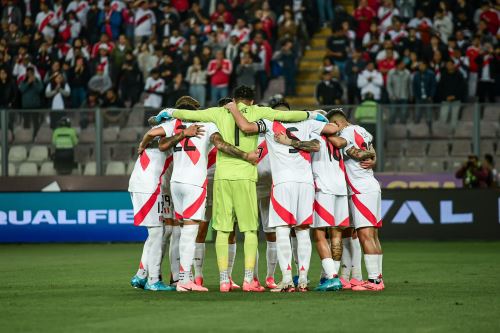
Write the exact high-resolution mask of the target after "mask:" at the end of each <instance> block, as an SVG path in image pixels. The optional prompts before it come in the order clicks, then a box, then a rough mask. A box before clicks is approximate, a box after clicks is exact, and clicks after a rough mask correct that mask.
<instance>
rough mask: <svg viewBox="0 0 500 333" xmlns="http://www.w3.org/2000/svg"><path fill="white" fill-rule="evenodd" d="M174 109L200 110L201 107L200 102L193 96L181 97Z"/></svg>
mask: <svg viewBox="0 0 500 333" xmlns="http://www.w3.org/2000/svg"><path fill="white" fill-rule="evenodd" d="M174 107H175V108H176V109H183V110H198V108H199V107H200V102H198V101H197V100H196V99H194V98H193V97H191V96H181V97H180V98H179V99H178V100H177V101H176V102H175V106H174Z"/></svg>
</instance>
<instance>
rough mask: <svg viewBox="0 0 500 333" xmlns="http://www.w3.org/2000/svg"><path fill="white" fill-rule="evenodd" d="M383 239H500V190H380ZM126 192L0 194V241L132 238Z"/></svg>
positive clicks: (138, 234) (140, 235) (139, 237)
mask: <svg viewBox="0 0 500 333" xmlns="http://www.w3.org/2000/svg"><path fill="white" fill-rule="evenodd" d="M382 215H383V228H382V230H381V232H380V235H381V237H382V239H384V240H386V239H398V240H404V239H434V240H436V239H438V240H439V239H442V240H447V239H492V240H493V239H497V240H498V239H500V191H495V190H444V189H415V190H384V191H383V202H382ZM133 223H134V216H133V211H132V207H131V202H130V197H129V194H128V193H127V192H59V193H42V192H37V193H12V192H11V193H0V242H1V243H33V242H36V243H42V242H136V241H143V240H144V239H145V238H146V232H145V230H144V228H140V227H135V226H134V224H133Z"/></svg>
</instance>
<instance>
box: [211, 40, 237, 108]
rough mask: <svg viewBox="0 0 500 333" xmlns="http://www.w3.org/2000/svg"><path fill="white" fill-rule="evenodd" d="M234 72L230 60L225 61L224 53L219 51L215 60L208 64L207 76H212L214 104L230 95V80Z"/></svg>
mask: <svg viewBox="0 0 500 333" xmlns="http://www.w3.org/2000/svg"><path fill="white" fill-rule="evenodd" d="M232 71H233V64H232V63H231V61H229V60H228V59H224V51H223V50H218V51H217V52H216V53H215V59H214V60H211V61H210V62H209V63H208V68H207V74H208V75H210V85H211V89H212V95H211V97H212V98H211V100H212V104H215V103H217V101H218V100H219V99H221V98H223V97H227V95H228V86H229V78H230V76H231V72H232Z"/></svg>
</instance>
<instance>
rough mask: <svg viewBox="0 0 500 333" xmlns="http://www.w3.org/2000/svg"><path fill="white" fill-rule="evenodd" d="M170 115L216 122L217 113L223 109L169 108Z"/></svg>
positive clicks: (178, 117) (187, 119)
mask: <svg viewBox="0 0 500 333" xmlns="http://www.w3.org/2000/svg"><path fill="white" fill-rule="evenodd" d="M171 110H172V111H170V112H171V116H172V117H173V118H176V119H181V120H186V121H193V122H195V121H200V122H207V123H209V122H211V123H217V119H218V115H219V114H220V113H221V112H223V111H224V108H220V107H214V108H208V109H205V110H181V109H171Z"/></svg>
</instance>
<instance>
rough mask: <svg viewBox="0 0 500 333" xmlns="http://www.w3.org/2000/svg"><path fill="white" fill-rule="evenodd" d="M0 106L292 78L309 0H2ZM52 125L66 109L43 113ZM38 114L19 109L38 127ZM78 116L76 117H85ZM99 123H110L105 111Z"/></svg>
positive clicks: (210, 91)
mask: <svg viewBox="0 0 500 333" xmlns="http://www.w3.org/2000/svg"><path fill="white" fill-rule="evenodd" d="M0 13H1V25H2V33H1V39H0V108H13V109H39V108H49V109H52V110H54V111H56V110H67V109H75V108H94V107H96V106H103V107H107V108H114V107H116V108H117V107H123V106H125V107H131V106H134V105H138V103H139V105H143V106H144V107H146V108H159V107H161V106H165V105H173V102H174V101H175V100H176V99H177V98H178V97H179V96H182V95H185V94H190V95H192V96H193V97H195V98H197V99H198V100H199V101H200V102H201V104H202V106H207V105H213V104H215V103H216V102H217V100H218V99H219V98H221V97H226V96H227V95H228V91H229V90H230V89H231V88H232V87H233V86H235V85H236V84H246V85H249V86H253V87H255V88H256V89H257V91H258V92H259V95H260V96H262V95H263V93H264V91H265V90H266V88H267V85H268V83H269V80H270V79H271V78H272V77H276V76H283V77H284V79H285V80H286V81H287V89H286V93H287V94H288V95H293V94H294V93H295V91H294V90H295V88H294V82H295V73H296V68H297V59H298V55H299V54H300V52H302V47H301V45H302V46H303V45H306V44H307V42H306V41H307V38H308V36H309V35H310V34H311V33H312V32H313V31H314V30H315V29H316V27H317V26H319V22H316V20H315V18H314V17H315V16H316V14H317V13H316V7H315V6H314V4H311V3H310V2H309V1H287V0H276V1H274V0H273V1H263V0H247V1H245V0H228V1H216V0H198V1H193V0H191V1H188V0H171V1H155V0H149V1H147V0H137V1H131V0H113V1H111V0H71V1H70V0H41V1H34V0H2V1H1V7H0ZM52 113H53V115H51V117H50V124H51V126H52V127H55V126H56V124H57V123H58V120H60V119H61V118H63V117H64V116H65V113H64V112H63V111H61V112H59V113H57V112H52ZM43 121H45V119H41V117H40V115H39V114H38V113H23V123H24V126H25V127H29V126H33V125H34V127H35V128H38V127H39V126H40V123H41V122H43ZM92 121H93V119H92V115H84V116H83V117H82V119H81V121H80V125H81V126H82V127H85V126H86V124H88V123H89V122H92ZM105 121H109V122H113V121H114V119H113V113H108V114H106V119H105Z"/></svg>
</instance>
